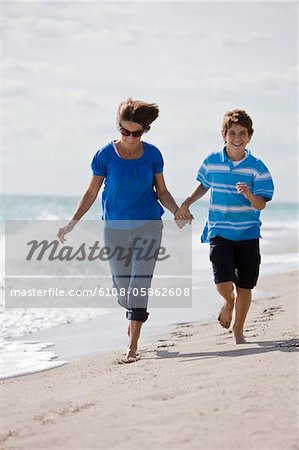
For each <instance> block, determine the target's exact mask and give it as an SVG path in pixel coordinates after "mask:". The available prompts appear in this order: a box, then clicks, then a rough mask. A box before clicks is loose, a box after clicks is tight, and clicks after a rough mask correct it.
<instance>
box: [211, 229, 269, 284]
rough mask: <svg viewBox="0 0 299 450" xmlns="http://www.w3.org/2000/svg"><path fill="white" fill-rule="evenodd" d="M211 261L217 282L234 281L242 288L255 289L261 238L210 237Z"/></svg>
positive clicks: (259, 260)
mask: <svg viewBox="0 0 299 450" xmlns="http://www.w3.org/2000/svg"><path fill="white" fill-rule="evenodd" d="M210 261H211V262H212V266H213V272H214V281H215V283H216V284H218V283H223V282H225V281H232V282H233V283H235V285H236V286H238V287H240V288H244V289H253V288H254V286H255V285H256V283H257V280H258V276H259V268H260V262H261V255H260V243H259V239H248V240H245V241H231V240H230V239H224V238H222V237H220V236H216V237H213V238H211V239H210Z"/></svg>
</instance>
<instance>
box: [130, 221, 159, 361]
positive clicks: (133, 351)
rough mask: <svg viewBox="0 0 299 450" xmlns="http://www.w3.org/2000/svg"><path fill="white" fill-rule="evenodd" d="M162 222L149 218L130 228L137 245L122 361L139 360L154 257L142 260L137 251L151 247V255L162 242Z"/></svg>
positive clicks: (133, 258)
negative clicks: (126, 343)
mask: <svg viewBox="0 0 299 450" xmlns="http://www.w3.org/2000/svg"><path fill="white" fill-rule="evenodd" d="M162 228H163V224H162V221H152V222H150V223H149V224H147V225H145V226H144V227H141V228H140V229H137V230H133V231H132V242H136V238H138V248H136V249H135V250H134V251H133V253H132V268H131V279H130V285H129V291H130V293H129V295H128V304H129V309H128V311H127V314H126V316H127V319H128V320H129V326H128V335H129V344H128V349H127V354H126V358H125V360H124V362H135V361H137V360H138V356H137V348H138V340H139V337H140V332H141V327H142V325H143V323H144V322H145V321H146V320H147V318H148V316H149V314H148V312H147V304H148V289H149V288H150V286H151V281H152V277H153V272H154V268H155V265H156V257H155V256H153V257H152V258H150V259H148V258H146V259H142V258H140V255H141V253H140V251H141V249H142V250H143V254H146V253H147V250H148V248H151V254H152V255H154V254H156V255H157V253H155V251H156V250H157V249H159V247H160V245H161V237H162Z"/></svg>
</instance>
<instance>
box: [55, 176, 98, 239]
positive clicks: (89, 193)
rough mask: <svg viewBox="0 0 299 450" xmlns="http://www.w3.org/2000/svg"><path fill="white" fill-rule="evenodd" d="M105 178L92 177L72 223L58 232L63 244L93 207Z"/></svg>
mask: <svg viewBox="0 0 299 450" xmlns="http://www.w3.org/2000/svg"><path fill="white" fill-rule="evenodd" d="M104 178H105V177H103V176H99V177H98V176H95V175H94V176H93V177H92V179H91V182H90V184H89V186H88V188H87V190H86V192H85V194H84V195H83V197H82V198H81V200H80V202H79V204H78V206H77V209H76V211H75V213H74V214H73V216H72V218H71V220H70V222H69V223H68V224H67V225H66V226H65V227H62V228H59V230H58V233H57V237H58V239H59V240H60V242H61V243H64V242H65V238H64V236H65V235H66V234H67V233H69V232H70V231H72V229H73V228H74V226H75V225H76V223H77V222H78V221H79V220H80V219H81V217H83V216H84V214H86V213H87V211H88V210H89V208H90V207H91V205H92V204H93V202H94V201H95V199H96V198H97V196H98V193H99V190H100V189H101V186H102V184H103V181H104Z"/></svg>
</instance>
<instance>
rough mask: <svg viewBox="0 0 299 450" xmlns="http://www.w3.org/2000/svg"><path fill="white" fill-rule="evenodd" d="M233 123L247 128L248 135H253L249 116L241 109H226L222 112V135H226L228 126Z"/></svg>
mask: <svg viewBox="0 0 299 450" xmlns="http://www.w3.org/2000/svg"><path fill="white" fill-rule="evenodd" d="M233 125H241V126H242V127H245V128H247V131H248V134H249V136H252V135H253V132H254V129H253V128H252V120H251V117H250V116H249V115H248V114H247V112H246V111H244V110H243V109H233V110H232V111H227V112H226V113H225V114H224V117H223V122H222V135H223V136H226V133H227V132H228V130H229V128H231V127H232V126H233Z"/></svg>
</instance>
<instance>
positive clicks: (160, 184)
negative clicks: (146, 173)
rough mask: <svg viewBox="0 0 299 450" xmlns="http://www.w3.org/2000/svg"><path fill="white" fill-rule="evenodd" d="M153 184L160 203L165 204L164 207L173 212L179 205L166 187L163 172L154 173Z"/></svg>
mask: <svg viewBox="0 0 299 450" xmlns="http://www.w3.org/2000/svg"><path fill="white" fill-rule="evenodd" d="M154 185H155V188H156V192H157V196H158V199H159V200H160V202H161V203H162V205H163V206H165V208H167V209H168V210H169V211H170V212H171V213H172V214H175V213H176V211H177V210H178V209H179V206H178V205H177V203H176V201H175V200H174V198H173V197H172V195H171V193H170V192H169V191H168V189H167V187H166V183H165V180H164V176H163V173H156V174H155V179H154Z"/></svg>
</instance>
